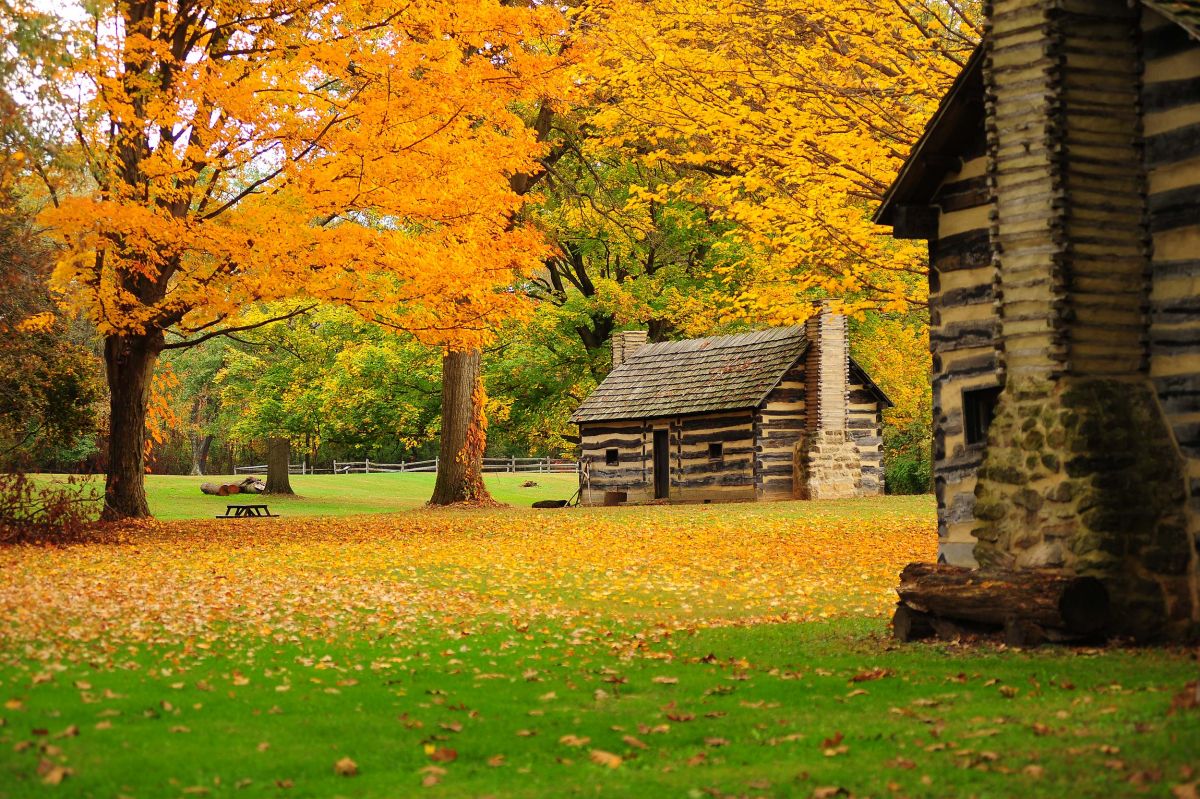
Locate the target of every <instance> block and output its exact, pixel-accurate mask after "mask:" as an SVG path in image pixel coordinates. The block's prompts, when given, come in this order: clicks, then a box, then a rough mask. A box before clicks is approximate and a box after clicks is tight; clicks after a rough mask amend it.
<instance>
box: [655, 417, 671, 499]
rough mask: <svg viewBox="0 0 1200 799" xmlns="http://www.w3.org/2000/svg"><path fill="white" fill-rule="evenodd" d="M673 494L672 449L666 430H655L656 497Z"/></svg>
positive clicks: (661, 497) (665, 496)
mask: <svg viewBox="0 0 1200 799" xmlns="http://www.w3.org/2000/svg"><path fill="white" fill-rule="evenodd" d="M669 496H671V449H670V444H669V443H668V438H667V431H666V430H655V431H654V498H655V499H666V498H667V497H669Z"/></svg>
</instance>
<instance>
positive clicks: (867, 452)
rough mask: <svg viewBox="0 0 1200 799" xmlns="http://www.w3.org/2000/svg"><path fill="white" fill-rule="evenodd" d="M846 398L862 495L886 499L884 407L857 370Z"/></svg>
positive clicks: (852, 376)
mask: <svg viewBox="0 0 1200 799" xmlns="http://www.w3.org/2000/svg"><path fill="white" fill-rule="evenodd" d="M847 397H848V399H849V403H850V404H849V415H848V418H847V420H846V427H847V429H848V430H849V432H850V437H851V439H852V440H853V441H854V443H855V445H856V446H857V447H858V457H859V459H860V460H861V462H862V483H861V494H862V496H864V497H878V496H883V488H884V486H883V407H882V406H881V405H880V403H879V400H877V399H876V398H875V395H874V394H873V393H871V391H870V389H868V387H867V383H866V381H865V380H864V379H863V375H862V373H861V372H859V371H858V370H857V369H855V368H854V367H851V368H850V390H849V392H848V394H847Z"/></svg>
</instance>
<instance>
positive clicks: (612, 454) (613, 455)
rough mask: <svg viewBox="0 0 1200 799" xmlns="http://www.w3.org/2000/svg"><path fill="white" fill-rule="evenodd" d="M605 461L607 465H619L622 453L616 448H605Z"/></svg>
mask: <svg viewBox="0 0 1200 799" xmlns="http://www.w3.org/2000/svg"><path fill="white" fill-rule="evenodd" d="M604 463H605V465H606V466H618V465H620V463H621V454H620V453H619V452H617V451H616V450H615V449H606V450H604Z"/></svg>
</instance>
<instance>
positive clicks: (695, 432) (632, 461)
mask: <svg viewBox="0 0 1200 799" xmlns="http://www.w3.org/2000/svg"><path fill="white" fill-rule="evenodd" d="M645 342H646V333H645V331H627V332H624V333H617V334H615V335H614V336H613V370H612V372H611V373H610V374H609V375H608V377H607V378H605V380H604V381H603V382H602V383H601V384H600V385H599V386H598V387H597V388H596V390H595V392H593V393H592V395H591V396H589V397H588V398H587V400H586V401H585V402H584V403H583V405H582V406H580V408H579V410H577V411H576V412H575V414H574V415H573V416H572V417H571V419H572V421H574V422H576V423H577V424H578V425H579V433H580V438H581V440H582V446H583V457H582V461H583V464H584V468H583V470H582V472H581V477H580V479H581V486H580V488H581V491H582V494H581V496H582V503H583V504H585V505H601V504H616V503H620V502H645V501H650V500H656V499H657V500H670V501H673V502H676V501H678V502H721V501H734V500H758V499H793V498H796V499H810V498H811V499H818V498H836V497H852V496H869V495H876V494H882V493H883V462H882V454H881V443H882V440H881V438H880V435H881V433H880V427H881V423H882V422H881V413H882V411H883V409H884V408H885V407H888V406H889V405H890V402H889V400H888V398H887V397H886V396H885V395H884V394H883V392H882V391H880V389H879V387H878V386H876V385H875V383H874V382H873V381H872V380H871V378H870V377H868V376H867V374H866V373H865V372H864V371H863V370H862V368H861V367H859V365H858V364H856V363H855V362H854V361H853V360H852V359H851V358H850V355H849V342H848V339H847V332H846V318H845V317H844V316H841V315H838V314H831V313H827V312H826V313H821V314H818V315H817V316H814V317H813V318H812V319H810V320H809V322H808V324H807V325H805V326H803V327H783V328H774V329H771V330H763V331H760V332H756V333H745V334H741V335H734V336H718V337H714V338H701V339H691V340H687V341H668V342H661V343H656V344H646V343H645Z"/></svg>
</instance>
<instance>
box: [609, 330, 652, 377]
mask: <svg viewBox="0 0 1200 799" xmlns="http://www.w3.org/2000/svg"><path fill="white" fill-rule="evenodd" d="M649 335H650V334H649V333H648V332H646V331H645V330H622V331H619V332H617V333H613V335H612V365H613V368H614V369H616V368H617V367H618V366H620V365H621V364H623V363H624V362H625V359H626V358H628V357H629V356H630V355H633V354H634V353H635V352H637V351H638V350H640V349H641V348H642V347H644V346H646V338H647V336H649Z"/></svg>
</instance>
